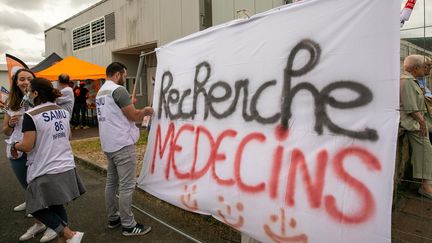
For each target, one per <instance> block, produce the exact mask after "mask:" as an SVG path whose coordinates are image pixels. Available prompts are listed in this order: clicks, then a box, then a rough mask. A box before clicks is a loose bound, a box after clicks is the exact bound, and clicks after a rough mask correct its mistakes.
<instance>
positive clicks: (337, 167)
mask: <svg viewBox="0 0 432 243" xmlns="http://www.w3.org/2000/svg"><path fill="white" fill-rule="evenodd" d="M288 133H289V131H287V130H286V129H285V128H284V127H283V126H282V125H279V126H277V128H276V129H275V135H274V136H275V140H278V141H279V142H282V141H283V140H286V139H287V138H288V137H289V136H288ZM180 139H188V140H189V139H190V140H192V141H193V142H192V141H191V142H192V143H193V144H194V145H193V147H192V148H191V150H192V151H191V152H192V153H193V155H194V156H193V158H191V159H192V161H191V163H190V165H191V166H190V169H189V170H188V171H181V170H180V169H179V168H178V167H177V161H176V154H178V153H181V152H182V150H183V146H184V145H183V146H182V144H181V143H180ZM268 139H270V138H268V137H267V136H266V135H265V134H263V133H260V132H252V133H249V134H247V135H245V136H243V137H239V136H238V132H237V131H235V130H233V129H226V130H225V131H223V132H221V133H220V134H218V135H217V136H215V135H213V134H212V133H211V132H210V131H209V130H208V129H207V128H206V127H204V126H194V125H191V124H185V125H183V126H181V127H179V128H176V127H175V125H174V123H172V122H171V123H170V124H169V127H168V129H167V130H166V131H164V132H163V131H162V130H161V127H160V124H158V126H157V128H156V137H155V143H154V147H153V148H152V149H153V151H152V164H151V174H154V173H155V168H156V158H157V155H159V159H160V160H159V161H161V162H165V164H164V175H165V179H166V180H170V178H171V177H172V175H174V176H175V179H178V180H198V179H200V178H201V177H203V176H204V175H206V174H208V173H211V177H212V178H213V180H214V182H215V183H217V184H218V185H220V186H229V187H234V186H235V187H237V188H238V189H239V190H240V191H243V192H245V193H250V194H262V193H265V194H268V197H269V198H270V199H273V200H275V199H278V198H282V199H283V200H284V202H285V204H286V205H287V206H290V207H294V206H295V203H296V202H295V190H296V189H297V188H298V187H299V186H298V185H296V177H297V176H300V177H301V178H302V182H303V184H304V188H305V189H306V193H307V199H308V201H309V206H310V207H311V208H320V207H324V209H325V211H326V212H327V213H328V215H329V216H330V217H331V218H333V219H335V220H336V221H338V222H340V223H344V224H359V223H363V222H365V221H367V220H368V219H370V218H371V216H372V215H373V214H374V212H375V199H374V197H373V195H372V193H371V191H370V190H369V188H368V187H367V186H366V185H365V184H364V183H363V182H362V181H360V180H359V179H356V178H354V177H353V176H352V175H350V173H349V172H348V171H347V170H345V167H344V166H345V163H346V159H347V158H349V157H357V158H358V159H359V160H360V161H361V163H362V164H363V166H366V167H367V168H368V169H369V171H370V172H372V173H373V172H376V171H380V170H381V163H380V162H379V160H378V159H377V157H376V156H374V155H373V154H372V153H371V152H369V151H368V150H367V149H365V148H361V147H356V146H349V147H346V148H342V149H340V150H339V151H337V152H336V154H335V156H334V157H333V158H331V160H330V159H329V156H328V152H327V150H325V149H322V150H321V151H319V152H318V153H317V155H316V163H315V174H314V175H311V174H310V173H309V167H308V166H310V165H311V164H312V163H313V161H306V158H305V155H304V153H303V152H302V150H300V149H299V148H293V149H291V150H290V151H289V152H290V153H291V156H290V158H291V159H290V160H289V161H288V162H289V169H288V171H282V170H281V168H282V164H283V163H286V162H287V161H286V160H284V158H283V154H285V153H286V152H288V151H285V150H286V148H285V147H284V146H283V145H282V143H280V144H279V145H278V146H276V147H275V149H274V152H273V153H272V154H273V156H272V158H271V160H270V162H269V166H271V174H270V175H269V178H268V180H266V181H261V182H259V183H256V184H253V185H251V184H248V183H247V182H246V181H245V180H244V179H243V177H242V175H241V173H240V171H241V167H242V158H243V156H244V154H246V153H248V152H250V151H248V145H250V144H251V143H265V142H266V141H267V140H268ZM229 140H231V141H239V143H238V146H237V149H236V151H235V153H234V154H235V156H234V161H233V162H232V165H233V174H232V175H231V176H229V177H226V175H225V178H222V176H220V175H218V173H217V171H218V170H217V168H218V166H220V165H221V164H222V163H224V162H226V163H227V161H226V154H225V153H224V151H221V149H220V147H221V144H222V143H223V142H226V141H229ZM200 141H201V142H200ZM199 143H207V144H208V145H209V146H210V154H209V156H208V158H206V162H205V163H199V164H200V166H197V164H198V163H197V162H198V161H197V160H198V144H199ZM162 158H166V160H163V161H162ZM329 161H332V163H331V166H332V169H333V172H334V173H335V175H336V179H337V180H338V181H340V183H343V184H345V185H346V186H347V187H349V188H351V190H353V191H354V192H355V193H356V194H357V196H358V198H359V203H358V205H359V208H358V209H357V210H356V211H355V212H354V213H351V214H346V213H344V212H343V211H342V210H340V209H339V208H338V207H337V205H338V203H337V202H336V198H335V197H334V196H333V195H331V194H327V195H324V187H325V185H326V183H325V178H326V172H327V171H328V169H329V168H328V167H329V166H330V165H329V164H330V163H329ZM198 167H200V168H198ZM285 177H287V178H288V179H287V183H286V185H281V183H280V182H281V181H283V180H281V178H285ZM282 186H284V188H285V195H278V192H279V191H280V190H279V188H280V187H282ZM339 205H340V204H339Z"/></svg>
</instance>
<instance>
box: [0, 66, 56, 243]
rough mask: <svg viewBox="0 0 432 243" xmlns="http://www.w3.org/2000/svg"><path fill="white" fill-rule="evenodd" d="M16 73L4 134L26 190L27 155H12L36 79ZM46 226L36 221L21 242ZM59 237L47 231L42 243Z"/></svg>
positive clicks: (23, 72) (24, 71) (27, 72)
mask: <svg viewBox="0 0 432 243" xmlns="http://www.w3.org/2000/svg"><path fill="white" fill-rule="evenodd" d="M13 71H16V72H15V73H14V74H13V76H12V86H11V90H10V95H9V99H8V101H7V102H6V107H7V110H6V113H5V115H4V119H3V133H4V134H5V135H6V136H9V138H8V139H6V140H5V141H6V154H7V157H8V159H9V161H10V163H11V167H12V170H13V172H14V173H15V176H16V178H17V179H18V181H19V183H20V184H21V186H22V187H23V188H24V190H25V189H26V188H27V181H26V176H27V165H26V163H27V154H26V153H19V154H18V156H17V157H16V158H13V157H12V156H11V154H10V151H11V150H10V149H11V146H12V144H13V143H14V142H16V141H20V140H21V139H22V137H23V133H22V131H21V128H22V122H23V114H24V112H25V111H26V110H27V109H28V108H29V105H28V103H27V102H25V99H24V98H25V94H26V90H27V88H28V87H29V85H30V81H31V80H32V79H34V78H35V75H34V73H33V72H32V71H30V70H28V69H25V68H21V69H18V70H16V69H15V70H13ZM25 208H26V203H25V202H24V203H22V204H20V205H18V206H16V207H15V208H14V211H23V210H25ZM45 229H46V226H45V225H43V224H42V223H40V222H39V221H36V222H35V224H33V225H32V226H31V227H30V228H29V229H28V230H27V231H26V232H25V233H24V234H23V235H21V237H20V238H19V240H21V241H25V240H28V239H30V238H32V237H34V235H36V234H38V233H40V232H42V231H44V230H45ZM55 237H57V234H56V233H55V232H54V231H53V230H52V229H49V228H48V229H46V231H45V233H44V235H43V236H42V238H41V242H48V241H50V240H52V239H54V238H55Z"/></svg>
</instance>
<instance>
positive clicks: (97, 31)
mask: <svg viewBox="0 0 432 243" xmlns="http://www.w3.org/2000/svg"><path fill="white" fill-rule="evenodd" d="M91 33H92V34H91V39H92V45H96V44H100V43H104V42H105V18H103V17H102V18H100V19H98V20H95V21H93V22H92V23H91Z"/></svg>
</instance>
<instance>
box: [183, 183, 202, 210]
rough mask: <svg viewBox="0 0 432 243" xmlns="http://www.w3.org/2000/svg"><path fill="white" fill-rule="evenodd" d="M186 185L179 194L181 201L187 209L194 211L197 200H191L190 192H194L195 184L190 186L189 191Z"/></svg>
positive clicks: (196, 208)
mask: <svg viewBox="0 0 432 243" xmlns="http://www.w3.org/2000/svg"><path fill="white" fill-rule="evenodd" d="M188 189H189V188H188V185H185V186H184V187H183V191H184V194H182V195H181V196H180V201H181V203H182V204H183V205H184V206H185V207H186V208H187V209H189V210H191V211H196V210H198V202H197V200H192V199H191V197H192V194H195V193H196V189H197V186H196V185H193V186H192V188H191V192H189V190H188Z"/></svg>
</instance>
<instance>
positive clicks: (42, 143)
mask: <svg viewBox="0 0 432 243" xmlns="http://www.w3.org/2000/svg"><path fill="white" fill-rule="evenodd" d="M28 93H29V103H30V104H33V105H34V107H33V108H32V109H30V110H28V111H27V112H25V114H24V118H23V125H22V131H23V133H24V134H23V138H22V141H20V142H16V143H14V144H13V145H12V148H11V154H12V156H14V157H16V156H18V152H20V151H21V152H25V153H27V165H28V169H27V183H28V186H27V190H26V203H27V207H26V211H27V213H30V214H32V215H33V216H34V217H35V218H36V219H38V220H39V221H41V222H42V223H44V224H45V225H47V226H48V227H50V228H51V229H54V231H55V232H57V233H58V235H59V242H61V243H65V242H66V241H68V242H74V243H75V242H80V241H81V239H82V236H83V234H84V233H82V232H75V231H73V230H72V229H71V228H70V227H69V225H68V217H67V213H66V209H65V208H64V206H63V205H64V204H66V203H69V202H71V201H73V200H74V199H76V198H78V197H79V196H81V195H82V194H83V193H84V192H85V187H84V185H83V183H82V182H81V179H80V178H79V176H78V174H77V171H76V170H75V161H74V157H73V154H72V149H71V146H70V143H69V137H70V126H69V116H70V115H69V113H68V112H67V111H66V110H64V109H62V108H61V107H60V106H58V105H56V104H55V103H54V102H55V100H56V99H57V97H60V96H61V93H60V91H58V90H57V89H54V88H53V86H52V84H51V82H50V81H49V80H47V79H44V78H35V79H33V80H31V81H30V87H29V91H28Z"/></svg>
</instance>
